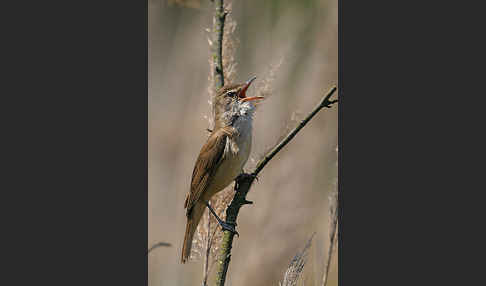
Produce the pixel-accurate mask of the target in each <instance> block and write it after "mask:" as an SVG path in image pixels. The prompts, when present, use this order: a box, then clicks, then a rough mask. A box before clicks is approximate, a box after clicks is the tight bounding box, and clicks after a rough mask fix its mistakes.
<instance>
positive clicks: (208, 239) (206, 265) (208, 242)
mask: <svg viewBox="0 0 486 286" xmlns="http://www.w3.org/2000/svg"><path fill="white" fill-rule="evenodd" d="M209 203H211V202H209ZM206 212H207V213H208V234H207V236H206V257H205V259H204V266H203V267H204V278H203V286H207V285H208V275H209V271H208V269H209V258H210V254H211V214H210V213H209V210H206Z"/></svg>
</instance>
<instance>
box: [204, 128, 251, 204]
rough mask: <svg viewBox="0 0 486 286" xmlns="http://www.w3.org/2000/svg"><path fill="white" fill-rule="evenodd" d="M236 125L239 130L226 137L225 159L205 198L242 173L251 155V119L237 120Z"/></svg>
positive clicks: (207, 198) (208, 197)
mask: <svg viewBox="0 0 486 286" xmlns="http://www.w3.org/2000/svg"><path fill="white" fill-rule="evenodd" d="M238 123H241V124H238ZM234 127H235V129H236V131H237V132H236V134H235V135H234V136H231V137H228V138H227V139H226V140H227V142H226V147H225V150H224V160H223V161H222V163H221V165H220V166H219V167H218V170H217V171H216V173H215V175H214V177H213V179H212V182H211V185H210V187H209V188H208V191H207V192H206V193H205V200H209V199H210V198H211V197H212V196H213V195H214V194H216V193H217V192H219V191H222V190H223V189H224V188H226V187H227V186H228V185H229V184H231V183H232V182H233V181H234V179H235V178H236V177H237V176H238V175H239V174H241V172H242V171H243V167H244V166H245V164H246V162H247V161H248V157H249V156H250V152H251V141H252V122H251V119H250V120H245V122H237V123H236V124H235V126H234Z"/></svg>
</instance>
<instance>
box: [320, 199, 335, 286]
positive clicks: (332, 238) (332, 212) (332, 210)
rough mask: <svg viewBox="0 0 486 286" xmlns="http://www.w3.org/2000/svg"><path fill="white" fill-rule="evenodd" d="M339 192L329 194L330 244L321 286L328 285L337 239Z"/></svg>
mask: <svg viewBox="0 0 486 286" xmlns="http://www.w3.org/2000/svg"><path fill="white" fill-rule="evenodd" d="M338 206H339V205H338V192H337V190H335V191H333V192H332V194H331V195H330V196H329V246H328V249H327V257H326V262H325V265H324V274H323V276H322V284H321V286H326V284H327V278H328V275H329V268H330V266H331V258H332V253H333V250H334V245H335V243H336V240H337V225H338Z"/></svg>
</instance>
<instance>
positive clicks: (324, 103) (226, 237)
mask: <svg viewBox="0 0 486 286" xmlns="http://www.w3.org/2000/svg"><path fill="white" fill-rule="evenodd" d="M335 91H336V87H335V86H334V87H332V88H331V89H330V90H329V91H328V92H327V94H326V96H324V98H323V99H322V100H321V101H320V102H319V104H318V105H317V106H316V107H315V108H314V109H313V110H312V112H311V113H309V115H307V117H306V118H305V119H304V120H302V122H300V124H299V125H298V126H297V127H296V128H295V129H294V130H292V131H291V132H290V133H289V134H288V135H287V136H286V137H285V138H284V139H282V141H280V143H278V144H277V145H276V146H275V148H273V149H272V150H270V151H269V152H268V153H267V154H266V155H265V156H264V157H263V158H262V159H261V160H260V161H259V162H258V164H257V166H256V168H255V170H254V171H253V172H252V173H251V174H242V175H240V176H239V177H238V178H236V182H235V191H236V193H235V196H234V198H233V200H232V201H231V204H230V205H229V206H228V209H226V222H227V223H230V224H234V225H235V226H236V218H237V217H238V214H239V212H240V208H241V207H242V206H243V205H246V204H252V203H253V202H251V201H248V200H246V195H247V194H248V191H249V190H250V187H251V185H252V184H253V181H254V180H255V178H256V177H257V175H258V173H260V171H261V170H262V169H263V168H264V167H265V165H267V163H268V162H269V161H270V160H271V159H272V158H273V157H274V156H275V155H276V154H277V153H278V152H279V151H280V150H281V149H282V148H283V147H284V146H285V145H287V144H288V143H289V142H290V140H292V138H294V137H295V135H297V133H298V132H299V131H300V130H301V129H302V128H303V127H304V126H305V125H306V124H307V123H308V122H309V121H310V120H311V119H312V118H313V117H314V115H316V114H317V112H319V110H321V109H322V108H324V107H327V108H331V105H332V104H334V103H336V102H338V100H337V99H336V100H329V98H330V97H331V95H332V94H333V93H334V92H335ZM234 235H235V234H234V233H232V232H230V231H227V230H225V231H224V233H223V240H222V243H221V250H220V253H219V257H218V265H219V266H218V273H217V276H216V285H217V286H223V285H224V282H225V280H226V273H227V272H228V266H229V263H230V260H231V248H232V245H233V238H234Z"/></svg>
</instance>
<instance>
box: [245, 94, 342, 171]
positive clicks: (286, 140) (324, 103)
mask: <svg viewBox="0 0 486 286" xmlns="http://www.w3.org/2000/svg"><path fill="white" fill-rule="evenodd" d="M334 91H336V87H335V86H334V87H332V88H331V89H330V90H329V91H328V92H327V95H326V96H325V97H323V99H322V100H321V102H320V103H319V104H318V105H317V106H316V107H315V108H314V110H313V111H312V112H311V113H310V114H309V115H307V117H306V118H305V119H304V120H302V121H301V122H300V124H299V125H298V126H297V127H296V128H295V129H294V130H292V132H290V133H289V134H288V135H287V136H285V138H283V139H282V141H280V143H278V144H277V145H276V146H275V147H274V148H273V149H272V150H270V152H268V154H267V155H265V156H264V157H263V159H262V160H260V162H258V164H257V166H256V169H255V171H254V172H253V175H255V176H256V175H258V173H260V171H261V170H262V169H263V167H265V165H266V164H267V163H268V162H269V161H270V160H272V158H273V156H275V155H276V154H277V153H278V152H279V151H280V150H281V149H282V148H283V147H284V146H285V145H287V143H289V142H290V140H292V138H294V136H295V135H296V134H297V133H298V132H299V131H300V129H302V128H303V127H304V126H305V125H306V124H307V122H309V121H310V120H311V119H312V117H314V115H316V114H317V112H319V110H321V109H322V108H324V107H327V108H331V105H332V104H333V103H336V102H338V100H337V99H335V100H329V98H330V97H331V95H332V94H333V93H334Z"/></svg>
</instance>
